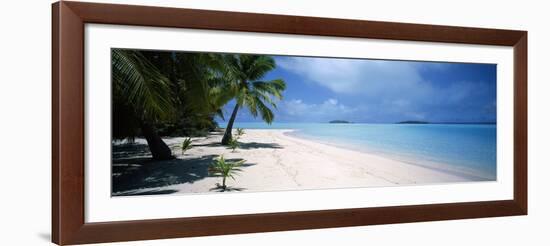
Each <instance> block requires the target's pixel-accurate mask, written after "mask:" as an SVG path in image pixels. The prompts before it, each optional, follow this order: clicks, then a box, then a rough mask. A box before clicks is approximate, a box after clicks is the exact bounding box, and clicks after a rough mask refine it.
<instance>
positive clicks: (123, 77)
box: [112, 49, 175, 121]
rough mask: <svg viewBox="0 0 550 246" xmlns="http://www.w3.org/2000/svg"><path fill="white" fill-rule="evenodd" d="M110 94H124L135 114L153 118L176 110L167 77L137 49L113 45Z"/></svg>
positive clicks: (164, 115)
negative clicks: (111, 92) (125, 48)
mask: <svg viewBox="0 0 550 246" xmlns="http://www.w3.org/2000/svg"><path fill="white" fill-rule="evenodd" d="M112 67H113V71H112V74H113V90H116V91H115V92H113V95H118V96H121V97H123V100H124V101H126V103H127V104H129V105H132V107H133V108H134V110H135V111H136V114H138V115H139V116H142V117H145V118H147V120H151V121H156V120H159V119H168V118H170V117H171V116H172V113H173V112H174V110H175V107H174V104H173V101H172V97H171V93H172V92H171V90H170V86H169V84H170V81H169V80H168V78H166V77H165V76H164V75H163V74H161V73H160V71H159V70H158V69H157V68H156V67H155V66H154V65H153V64H151V63H150V62H149V61H148V60H147V59H146V58H145V57H144V56H143V55H142V54H141V53H140V52H139V51H134V50H123V49H113V51H112Z"/></svg>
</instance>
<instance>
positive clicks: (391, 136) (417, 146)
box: [222, 122, 496, 180]
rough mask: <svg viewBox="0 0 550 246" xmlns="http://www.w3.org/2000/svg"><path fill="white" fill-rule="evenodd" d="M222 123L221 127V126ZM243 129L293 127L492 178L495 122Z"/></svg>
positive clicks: (314, 136) (303, 133) (322, 138)
mask: <svg viewBox="0 0 550 246" xmlns="http://www.w3.org/2000/svg"><path fill="white" fill-rule="evenodd" d="M222 127H223V126H222ZM234 127H239V128H245V129H293V130H294V131H293V132H291V133H289V134H290V135H293V136H296V137H301V138H306V139H310V140H315V141H318V142H323V143H327V144H332V145H336V146H341V147H346V148H351V149H354V150H358V151H364V152H369V153H376V154H380V155H385V156H387V157H389V158H392V159H399V160H401V161H406V162H408V163H411V164H415V165H421V166H425V167H428V168H434V169H440V170H442V171H448V172H453V173H455V174H461V175H464V176H468V177H470V178H472V179H475V180H495V179H496V125H495V124H357V123H354V124H329V123H274V124H272V125H267V124H265V123H256V122H247V123H243V122H236V123H235V126H234Z"/></svg>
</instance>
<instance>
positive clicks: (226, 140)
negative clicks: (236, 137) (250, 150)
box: [222, 104, 239, 145]
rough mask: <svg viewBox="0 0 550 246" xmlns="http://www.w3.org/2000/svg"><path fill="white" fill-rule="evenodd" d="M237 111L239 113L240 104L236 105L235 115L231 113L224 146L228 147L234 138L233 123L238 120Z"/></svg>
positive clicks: (224, 136) (223, 139)
mask: <svg viewBox="0 0 550 246" xmlns="http://www.w3.org/2000/svg"><path fill="white" fill-rule="evenodd" d="M237 111H239V104H235V108H234V109H233V113H231V118H229V122H228V123H227V127H226V128H225V133H224V134H223V138H222V145H228V144H229V140H231V138H233V136H232V135H231V131H232V130H233V123H234V122H235V118H237Z"/></svg>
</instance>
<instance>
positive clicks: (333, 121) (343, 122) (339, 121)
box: [328, 120, 352, 124]
mask: <svg viewBox="0 0 550 246" xmlns="http://www.w3.org/2000/svg"><path fill="white" fill-rule="evenodd" d="M328 123H331V124H349V123H352V122H349V121H347V120H331V121H329V122H328Z"/></svg>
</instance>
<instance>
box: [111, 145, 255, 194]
mask: <svg viewBox="0 0 550 246" xmlns="http://www.w3.org/2000/svg"><path fill="white" fill-rule="evenodd" d="M144 146H145V148H147V146H146V145H144ZM132 148H133V149H134V150H135V151H132V150H130V149H132ZM142 149H143V146H139V145H137V144H132V147H129V146H122V148H119V147H118V146H117V147H116V148H113V163H112V193H113V195H114V196H129V195H157V194H171V193H175V192H177V190H173V189H151V188H161V187H164V186H168V185H175V184H183V183H193V182H196V181H198V180H201V179H204V178H206V177H209V173H208V167H209V166H210V165H211V164H212V162H213V161H214V158H216V157H217V155H205V156H201V157H195V158H185V159H173V160H166V161H155V160H152V159H151V157H150V155H147V154H148V151H147V152H145V153H144V152H142V151H143V150H142ZM119 150H122V151H119ZM132 156H134V157H132ZM227 160H229V161H239V160H242V159H227ZM253 165H255V164H252V163H245V164H244V165H243V167H248V166H253ZM139 189H147V190H145V191H139ZM235 190H238V188H237V189H235Z"/></svg>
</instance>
